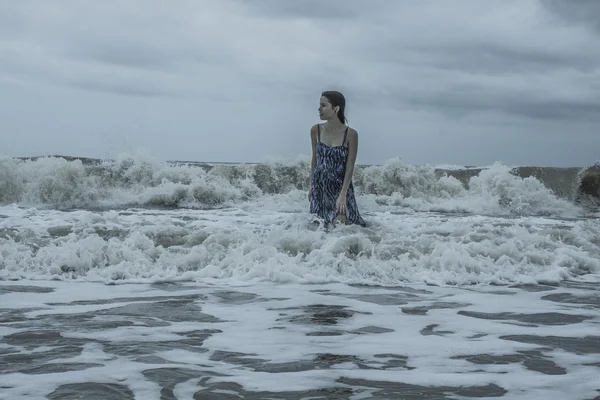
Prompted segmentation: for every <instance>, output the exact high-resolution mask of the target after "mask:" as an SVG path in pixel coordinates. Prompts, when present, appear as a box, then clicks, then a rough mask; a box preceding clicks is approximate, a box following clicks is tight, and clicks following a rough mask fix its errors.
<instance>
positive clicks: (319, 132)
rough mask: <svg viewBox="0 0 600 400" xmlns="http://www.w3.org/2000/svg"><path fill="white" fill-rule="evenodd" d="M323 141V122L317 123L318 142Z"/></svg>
mask: <svg viewBox="0 0 600 400" xmlns="http://www.w3.org/2000/svg"><path fill="white" fill-rule="evenodd" d="M320 141H321V124H317V142H320Z"/></svg>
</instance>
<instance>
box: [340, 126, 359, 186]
mask: <svg viewBox="0 0 600 400" xmlns="http://www.w3.org/2000/svg"><path fill="white" fill-rule="evenodd" d="M347 140H348V160H347V161H346V172H345V173H344V182H343V184H342V193H343V194H344V195H346V193H347V192H348V188H349V187H350V182H352V174H354V163H355V162H356V154H357V153H358V132H356V130H354V129H352V128H350V129H348V137H347Z"/></svg>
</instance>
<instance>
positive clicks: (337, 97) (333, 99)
mask: <svg viewBox="0 0 600 400" xmlns="http://www.w3.org/2000/svg"><path fill="white" fill-rule="evenodd" d="M321 96H323V97H327V100H329V102H330V103H331V105H332V106H334V107H336V106H338V107H340V110H339V111H338V118H339V119H340V122H341V123H342V124H345V123H346V121H347V120H346V116H345V115H344V110H345V108H346V98H345V97H344V95H343V94H341V93H340V92H337V91H335V90H326V91H324V92H323V93H321Z"/></svg>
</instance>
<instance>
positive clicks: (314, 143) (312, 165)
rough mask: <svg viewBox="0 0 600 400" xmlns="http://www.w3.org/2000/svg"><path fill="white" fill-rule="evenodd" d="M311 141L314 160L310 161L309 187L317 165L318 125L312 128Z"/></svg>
mask: <svg viewBox="0 0 600 400" xmlns="http://www.w3.org/2000/svg"><path fill="white" fill-rule="evenodd" d="M310 141H311V144H312V159H311V161H310V179H309V181H308V183H309V185H310V183H311V180H312V174H313V171H314V170H315V166H316V165H317V125H313V126H312V128H310Z"/></svg>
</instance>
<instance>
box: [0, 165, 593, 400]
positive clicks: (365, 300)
mask: <svg viewBox="0 0 600 400" xmlns="http://www.w3.org/2000/svg"><path fill="white" fill-rule="evenodd" d="M586 170H587V168H578V167H577V168H549V167H548V168H544V167H526V166H517V167H515V166H505V165H502V164H499V163H496V164H493V165H489V166H485V167H462V166H414V165H408V164H404V163H402V162H401V160H399V159H394V160H389V161H388V162H387V163H385V164H384V165H374V166H359V167H357V168H356V171H355V178H354V184H355V187H356V192H357V201H358V205H359V207H360V210H361V213H362V214H363V217H364V218H365V220H366V222H367V224H368V225H367V227H364V228H362V227H358V226H341V227H336V228H335V229H325V228H324V227H323V226H322V225H321V224H320V222H319V221H318V220H316V219H315V218H314V217H313V216H311V215H310V214H309V213H308V199H307V189H308V172H309V163H308V160H304V159H299V160H279V161H272V162H269V163H263V164H252V165H236V164H219V163H213V164H210V163H200V162H160V161H157V160H155V159H152V158H150V157H143V156H126V155H124V156H122V157H120V158H118V159H116V160H93V159H83V158H81V159H78V158H60V157H44V158H30V159H17V158H11V157H0V399H11V400H12V399H66V400H71V399H86V400H90V399H92V400H96V399H125V400H127V399H144V400H153V399H157V400H159V399H160V400H167V399H225V400H229V399H306V400H309V399H356V400H359V399H434V400H437V399H440V400H441V399H473V398H501V399H550V398H551V399H577V400H579V399H582V400H583V399H589V400H592V399H598V398H600V292H599V290H598V288H599V283H600V211H599V209H598V203H597V202H594V201H593V199H591V200H590V199H583V200H582V199H581V198H580V196H579V194H578V192H577V188H578V186H579V182H580V180H581V177H582V176H583V174H584V173H585V171H586Z"/></svg>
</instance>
